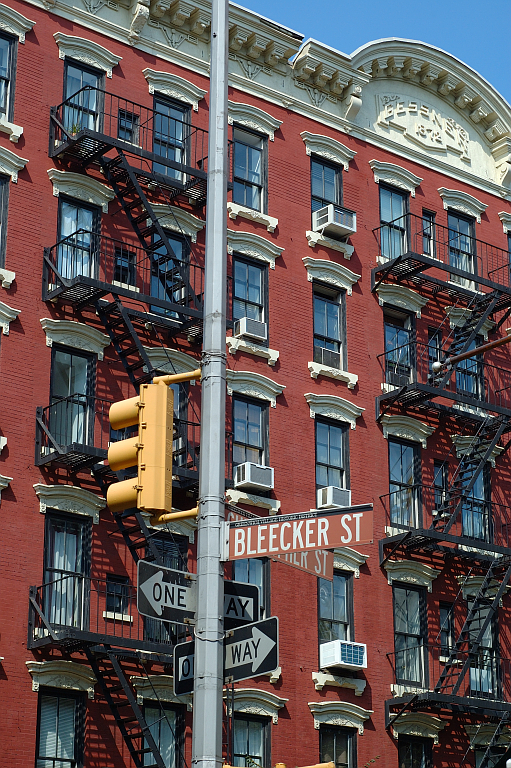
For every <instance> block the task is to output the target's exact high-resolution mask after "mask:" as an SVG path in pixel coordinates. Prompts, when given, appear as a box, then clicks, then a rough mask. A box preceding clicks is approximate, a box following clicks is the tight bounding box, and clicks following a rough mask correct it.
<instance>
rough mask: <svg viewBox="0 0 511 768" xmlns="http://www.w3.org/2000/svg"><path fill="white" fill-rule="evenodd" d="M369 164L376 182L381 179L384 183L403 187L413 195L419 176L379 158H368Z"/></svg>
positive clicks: (419, 180)
mask: <svg viewBox="0 0 511 768" xmlns="http://www.w3.org/2000/svg"><path fill="white" fill-rule="evenodd" d="M369 165H370V167H371V170H372V172H373V173H374V180H375V182H376V183H377V184H378V183H379V182H380V181H383V182H385V184H391V185H392V186H393V187H398V188H399V189H404V190H405V191H406V192H409V193H410V194H411V196H412V197H415V190H416V188H417V187H418V186H419V184H420V183H421V181H422V179H421V178H420V176H416V175H415V174H414V173H412V172H411V171H408V170H407V169H406V168H402V167H401V166H400V165H395V164H394V163H384V162H382V161H381V160H369Z"/></svg>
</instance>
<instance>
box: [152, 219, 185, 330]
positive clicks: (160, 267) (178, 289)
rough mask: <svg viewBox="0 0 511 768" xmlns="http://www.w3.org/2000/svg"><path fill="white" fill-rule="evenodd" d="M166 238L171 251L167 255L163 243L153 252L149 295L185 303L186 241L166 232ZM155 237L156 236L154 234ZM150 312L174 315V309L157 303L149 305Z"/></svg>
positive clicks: (163, 299) (176, 302) (156, 237)
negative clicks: (171, 253)
mask: <svg viewBox="0 0 511 768" xmlns="http://www.w3.org/2000/svg"><path fill="white" fill-rule="evenodd" d="M166 235H167V239H168V240H169V242H170V246H171V248H172V251H173V255H169V253H168V252H167V248H166V247H165V245H160V247H159V248H157V249H156V250H155V251H154V252H153V261H152V267H151V296H154V297H155V298H157V299H161V300H162V301H167V302H169V303H173V304H183V303H186V300H187V296H188V291H187V287H186V286H187V283H188V273H189V270H188V254H189V249H188V243H187V242H186V240H185V239H184V238H182V237H179V236H176V235H172V234H170V232H166ZM155 239H158V240H159V238H158V236H157V235H155ZM151 312H156V313H157V314H160V315H167V316H169V317H175V316H176V312H175V311H174V310H170V309H165V308H164V307H159V306H157V305H154V306H151Z"/></svg>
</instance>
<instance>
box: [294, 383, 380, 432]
mask: <svg viewBox="0 0 511 768" xmlns="http://www.w3.org/2000/svg"><path fill="white" fill-rule="evenodd" d="M304 397H305V399H306V401H307V403H308V405H309V408H310V416H311V419H315V418H316V416H325V417H326V418H328V419H336V420H337V421H345V422H347V423H348V424H349V425H350V426H351V428H352V429H355V428H356V426H357V419H358V418H359V416H362V414H363V412H364V411H365V408H360V406H358V405H355V404H354V403H350V402H349V401H348V400H345V399H344V398H343V397H338V396H337V395H317V394H316V393H314V392H307V393H306V394H305V395H304Z"/></svg>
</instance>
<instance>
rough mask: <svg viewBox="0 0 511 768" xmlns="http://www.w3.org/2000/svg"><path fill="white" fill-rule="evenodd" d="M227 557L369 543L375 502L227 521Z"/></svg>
mask: <svg viewBox="0 0 511 768" xmlns="http://www.w3.org/2000/svg"><path fill="white" fill-rule="evenodd" d="M226 526H227V529H228V555H227V558H226V559H228V560H239V559H245V558H249V557H264V556H266V557H273V556H275V555H285V554H288V553H291V552H302V551H306V550H315V549H335V548H336V547H346V546H349V545H351V546H353V545H354V544H369V543H370V542H372V540H373V505H372V504H358V505H356V506H353V507H339V508H337V509H328V510H324V511H323V510H319V509H313V510H311V511H310V512H302V513H301V514H298V515H275V516H272V518H271V519H269V518H267V517H265V518H258V519H256V520H237V521H234V522H231V523H226Z"/></svg>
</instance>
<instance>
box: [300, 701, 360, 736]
mask: <svg viewBox="0 0 511 768" xmlns="http://www.w3.org/2000/svg"><path fill="white" fill-rule="evenodd" d="M309 709H310V711H311V713H312V715H313V717H314V728H316V729H317V730H319V728H320V726H321V724H322V723H324V724H326V725H341V726H345V727H347V728H356V729H357V730H358V732H359V734H360V735H361V736H362V734H363V733H364V722H365V721H366V720H369V718H370V717H371V715H372V714H373V710H372V709H364V708H363V707H359V706H358V705H357V704H350V703H349V702H347V701H320V702H309Z"/></svg>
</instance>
